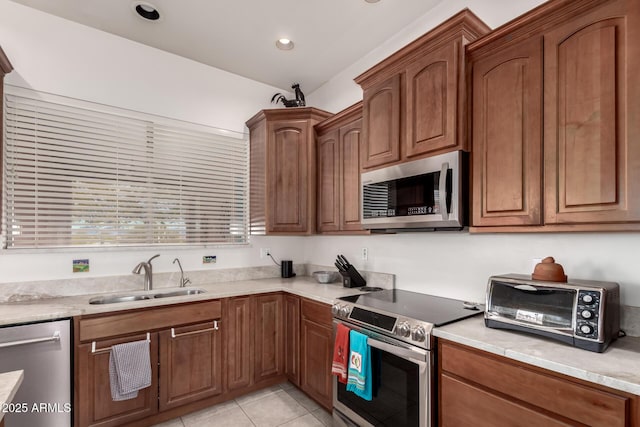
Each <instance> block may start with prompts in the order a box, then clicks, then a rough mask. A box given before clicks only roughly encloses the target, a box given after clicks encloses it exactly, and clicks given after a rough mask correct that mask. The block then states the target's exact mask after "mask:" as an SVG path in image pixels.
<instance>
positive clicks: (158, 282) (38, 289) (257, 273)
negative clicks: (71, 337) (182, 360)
mask: <svg viewBox="0 0 640 427" xmlns="http://www.w3.org/2000/svg"><path fill="white" fill-rule="evenodd" d="M293 270H294V272H295V273H296V275H298V276H308V275H310V274H311V273H312V272H314V271H317V270H335V269H332V268H331V267H327V266H320V265H313V264H294V266H293ZM363 274H364V276H365V278H366V279H367V284H368V285H369V286H379V287H381V288H385V289H389V288H393V287H394V279H395V276H394V275H393V274H387V273H374V272H366V271H365V272H363ZM279 276H280V267H278V266H275V265H268V266H258V267H246V268H227V269H220V270H196V271H186V272H185V274H184V277H185V278H189V280H190V284H189V286H198V285H204V284H210V283H222V282H236V281H240V280H257V279H268V278H273V277H279ZM179 285H180V273H179V272H172V273H154V274H153V287H154V289H162V288H173V287H178V286H179ZM142 289H143V276H142V275H136V274H128V275H124V276H106V277H87V278H77V279H60V280H40V281H32V282H16V283H2V284H0V303H2V302H18V301H28V300H32V299H45V298H56V297H65V296H76V295H88V294H98V293H114V292H126V291H140V290H142Z"/></svg>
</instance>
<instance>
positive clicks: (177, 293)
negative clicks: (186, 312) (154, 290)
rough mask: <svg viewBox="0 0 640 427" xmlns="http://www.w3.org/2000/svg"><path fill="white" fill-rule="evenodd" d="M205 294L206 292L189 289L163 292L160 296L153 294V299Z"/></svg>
mask: <svg viewBox="0 0 640 427" xmlns="http://www.w3.org/2000/svg"><path fill="white" fill-rule="evenodd" d="M205 292H206V291H204V290H202V289H194V288H190V289H181V290H179V291H172V292H165V293H162V294H155V295H154V296H153V297H154V298H165V297H179V296H182V295H198V294H203V293H205Z"/></svg>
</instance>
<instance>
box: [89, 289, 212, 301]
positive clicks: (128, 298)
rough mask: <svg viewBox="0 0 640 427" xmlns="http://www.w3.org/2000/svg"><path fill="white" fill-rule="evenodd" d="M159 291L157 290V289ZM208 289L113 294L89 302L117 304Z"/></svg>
mask: <svg viewBox="0 0 640 427" xmlns="http://www.w3.org/2000/svg"><path fill="white" fill-rule="evenodd" d="M156 292H157V291H156ZM205 292H206V291H204V290H202V289H197V288H185V289H180V290H177V291H168V292H160V293H155V294H152V293H148V294H140V295H111V296H104V297H93V298H91V299H90V300H89V304H115V303H119V302H130V301H143V300H149V299H154V298H168V297H179V296H184V295H198V294H203V293H205Z"/></svg>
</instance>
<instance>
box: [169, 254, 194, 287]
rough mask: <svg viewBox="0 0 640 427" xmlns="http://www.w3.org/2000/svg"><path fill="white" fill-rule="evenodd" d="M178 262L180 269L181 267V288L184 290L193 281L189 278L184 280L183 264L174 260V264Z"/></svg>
mask: <svg viewBox="0 0 640 427" xmlns="http://www.w3.org/2000/svg"><path fill="white" fill-rule="evenodd" d="M176 261H178V267H180V287H181V288H184V287H185V286H186V285H187V284H189V283H191V280H189V278H186V279H185V278H184V271H183V270H182V264H180V260H179V259H178V258H176V259H174V260H173V263H174V264H175V263H176Z"/></svg>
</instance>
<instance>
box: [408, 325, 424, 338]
mask: <svg viewBox="0 0 640 427" xmlns="http://www.w3.org/2000/svg"><path fill="white" fill-rule="evenodd" d="M426 336H427V334H426V333H425V332H424V328H423V327H422V326H417V327H415V328H413V331H411V338H412V339H413V340H414V341H418V342H422V341H424V339H425V338H426Z"/></svg>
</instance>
